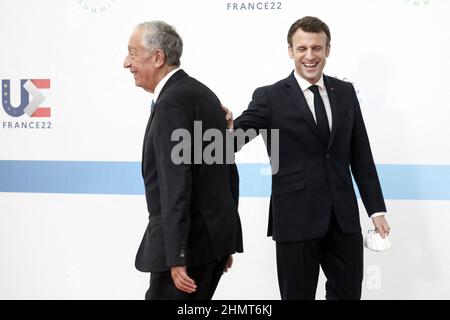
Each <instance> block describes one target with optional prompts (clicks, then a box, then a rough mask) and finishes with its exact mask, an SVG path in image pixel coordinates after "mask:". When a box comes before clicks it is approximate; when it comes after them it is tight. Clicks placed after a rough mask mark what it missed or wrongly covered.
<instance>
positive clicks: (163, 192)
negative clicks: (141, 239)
mask: <svg viewBox="0 0 450 320" xmlns="http://www.w3.org/2000/svg"><path fill="white" fill-rule="evenodd" d="M157 108H158V110H157V112H158V113H159V114H158V121H157V122H155V126H156V127H155V129H156V130H155V135H154V147H155V153H156V155H155V157H156V169H157V175H158V183H159V187H160V197H161V216H162V226H163V233H164V243H165V250H166V257H167V266H168V267H173V266H183V265H186V255H187V252H186V250H187V241H188V236H189V228H190V223H191V220H190V206H191V191H192V167H191V165H190V164H184V163H181V164H174V163H173V161H172V159H171V153H172V150H173V147H174V146H175V145H177V144H179V143H180V141H171V136H172V133H173V132H174V130H176V129H180V130H184V132H186V133H187V132H189V133H190V134H192V132H193V129H192V121H190V120H189V115H188V112H187V109H186V108H185V107H183V106H182V105H180V104H179V103H178V102H176V101H171V100H165V102H164V103H163V104H161V105H158V106H157ZM155 120H156V119H155ZM189 140H190V141H191V139H189ZM190 141H189V143H190ZM189 150H190V149H189Z"/></svg>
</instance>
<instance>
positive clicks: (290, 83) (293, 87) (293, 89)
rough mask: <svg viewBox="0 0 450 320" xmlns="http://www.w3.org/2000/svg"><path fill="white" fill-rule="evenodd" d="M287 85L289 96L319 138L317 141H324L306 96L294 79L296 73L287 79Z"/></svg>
mask: <svg viewBox="0 0 450 320" xmlns="http://www.w3.org/2000/svg"><path fill="white" fill-rule="evenodd" d="M286 85H287V90H288V93H289V95H290V96H291V98H292V100H293V101H294V104H295V105H296V106H297V108H298V109H299V110H300V112H301V113H302V115H303V118H304V119H305V121H306V123H307V124H308V126H309V127H310V129H311V130H312V131H313V132H314V134H315V135H316V136H317V139H319V141H322V140H321V137H320V132H319V128H317V124H316V122H315V121H314V117H313V115H312V113H311V110H310V109H309V107H308V103H307V102H306V99H305V96H304V95H303V92H302V90H301V88H300V86H299V85H298V82H297V80H296V79H295V77H294V72H292V73H291V75H290V76H289V77H288V78H287V79H286Z"/></svg>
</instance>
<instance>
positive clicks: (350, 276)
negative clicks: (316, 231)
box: [276, 214, 363, 300]
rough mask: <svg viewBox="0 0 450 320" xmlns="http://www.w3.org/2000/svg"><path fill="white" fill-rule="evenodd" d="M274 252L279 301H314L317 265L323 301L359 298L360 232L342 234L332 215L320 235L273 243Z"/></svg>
mask: <svg viewBox="0 0 450 320" xmlns="http://www.w3.org/2000/svg"><path fill="white" fill-rule="evenodd" d="M276 254H277V271H278V284H279V287H280V293H281V298H282V299H283V300H314V299H315V296H316V289H317V281H318V278H319V270H320V267H322V270H323V272H324V274H325V276H326V278H327V281H326V286H325V288H326V299H327V300H336V299H344V300H359V299H361V287H362V280H363V239H362V234H361V233H355V234H345V233H343V232H342V231H341V229H340V228H339V225H338V223H337V221H336V218H335V216H334V214H332V218H331V222H330V226H329V228H328V231H327V233H326V234H325V235H324V236H323V237H321V238H318V239H312V240H306V241H300V242H277V243H276Z"/></svg>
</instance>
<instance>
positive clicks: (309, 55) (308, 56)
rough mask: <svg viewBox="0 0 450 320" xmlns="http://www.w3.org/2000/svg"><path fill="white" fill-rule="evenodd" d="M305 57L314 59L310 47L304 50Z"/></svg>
mask: <svg viewBox="0 0 450 320" xmlns="http://www.w3.org/2000/svg"><path fill="white" fill-rule="evenodd" d="M306 59H308V60H312V59H314V53H313V51H312V49H308V50H307V51H306Z"/></svg>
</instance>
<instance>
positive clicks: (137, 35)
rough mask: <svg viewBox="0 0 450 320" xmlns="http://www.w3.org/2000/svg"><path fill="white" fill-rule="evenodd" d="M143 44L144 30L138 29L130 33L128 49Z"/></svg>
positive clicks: (140, 46)
mask: <svg viewBox="0 0 450 320" xmlns="http://www.w3.org/2000/svg"><path fill="white" fill-rule="evenodd" d="M143 46H144V43H143V30H140V29H136V30H134V31H133V33H132V34H131V35H130V39H129V40H128V49H138V48H142V47H143Z"/></svg>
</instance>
